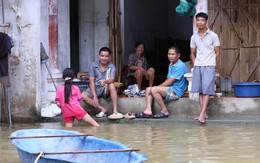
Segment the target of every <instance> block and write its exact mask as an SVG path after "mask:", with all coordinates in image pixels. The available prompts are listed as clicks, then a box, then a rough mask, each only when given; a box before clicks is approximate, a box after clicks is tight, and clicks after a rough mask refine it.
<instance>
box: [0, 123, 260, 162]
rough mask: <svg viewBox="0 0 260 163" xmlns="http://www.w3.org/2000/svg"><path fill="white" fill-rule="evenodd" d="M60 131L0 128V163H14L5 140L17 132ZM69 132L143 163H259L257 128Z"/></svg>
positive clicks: (105, 127) (147, 126) (164, 126)
mask: <svg viewBox="0 0 260 163" xmlns="http://www.w3.org/2000/svg"><path fill="white" fill-rule="evenodd" d="M31 128H52V129H64V127H63V123H26V124H21V123H19V124H18V123H15V124H13V126H12V129H10V128H9V126H8V124H1V127H0V140H1V144H0V163H18V162H20V161H19V157H18V154H17V152H16V148H15V146H14V145H12V144H11V143H10V142H9V140H8V136H9V135H10V134H11V133H12V132H14V131H16V130H19V129H31ZM72 130H75V131H79V132H82V133H87V134H93V135H94V136H96V137H101V138H105V139H109V140H113V141H118V142H121V143H124V144H126V145H128V146H130V147H132V148H139V149H140V150H141V153H143V154H145V155H146V156H147V157H148V159H149V160H148V161H147V163H172V162H189V163H196V162H206V163H215V162H260V127H259V126H258V124H249V125H248V124H223V123H221V124H207V125H203V126H202V125H199V124H197V123H180V122H179V123H178V122H153V121H152V122H148V121H146V122H136V123H101V127H97V128H95V127H89V126H87V125H85V124H84V123H78V124H76V125H75V126H74V127H73V129H72Z"/></svg>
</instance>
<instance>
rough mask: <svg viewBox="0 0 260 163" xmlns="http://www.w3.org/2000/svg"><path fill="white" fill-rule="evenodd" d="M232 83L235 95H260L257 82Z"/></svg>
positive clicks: (259, 87) (259, 84) (259, 86)
mask: <svg viewBox="0 0 260 163" xmlns="http://www.w3.org/2000/svg"><path fill="white" fill-rule="evenodd" d="M232 85H233V86H234V91H235V96H237V97H260V83H259V82H234V83H232Z"/></svg>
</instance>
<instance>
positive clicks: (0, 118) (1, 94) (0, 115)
mask: <svg viewBox="0 0 260 163" xmlns="http://www.w3.org/2000/svg"><path fill="white" fill-rule="evenodd" d="M2 88H3V84H2V82H0V123H1V122H2V97H3V89H2Z"/></svg>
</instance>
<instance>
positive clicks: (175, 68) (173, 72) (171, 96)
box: [136, 47, 187, 118]
mask: <svg viewBox="0 0 260 163" xmlns="http://www.w3.org/2000/svg"><path fill="white" fill-rule="evenodd" d="M180 55H181V54H180V50H179V48H177V47H170V48H169V49H168V59H169V61H170V64H169V67H168V75H167V79H166V80H165V81H164V82H163V83H162V84H160V85H159V86H153V87H148V88H146V95H145V98H146V108H145V110H144V111H143V112H141V113H138V114H136V118H151V117H153V118H167V117H168V116H169V112H168V110H167V108H166V105H165V103H164V100H165V101H166V102H168V101H174V100H178V99H179V98H180V97H182V96H183V94H184V92H185V91H186V89H187V80H186V78H185V77H184V74H185V73H186V72H187V67H186V66H185V64H184V63H183V62H182V61H181V60H180V59H179V58H180ZM153 98H154V99H155V101H156V102H157V103H158V104H159V106H160V107H161V111H160V112H159V113H157V114H155V115H152V101H153Z"/></svg>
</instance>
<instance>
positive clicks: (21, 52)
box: [4, 0, 41, 117]
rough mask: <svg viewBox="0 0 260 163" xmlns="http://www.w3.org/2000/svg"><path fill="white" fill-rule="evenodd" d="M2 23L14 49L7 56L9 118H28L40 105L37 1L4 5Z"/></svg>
mask: <svg viewBox="0 0 260 163" xmlns="http://www.w3.org/2000/svg"><path fill="white" fill-rule="evenodd" d="M4 2H8V5H5V15H6V21H8V22H11V28H10V30H11V32H10V33H11V35H12V37H13V41H14V45H15V47H14V48H13V49H12V54H11V55H10V73H9V75H10V82H11V87H10V95H11V100H10V101H11V109H12V115H13V116H16V117H31V114H32V113H33V112H34V111H35V109H36V108H38V102H39V101H40V91H38V90H39V88H40V85H41V84H40V75H39V74H40V72H41V71H40V67H41V63H40V31H41V28H40V24H41V19H40V10H41V8H40V4H41V1H35V0H26V1H19V2H18V1H16V0H10V1H4Z"/></svg>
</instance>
